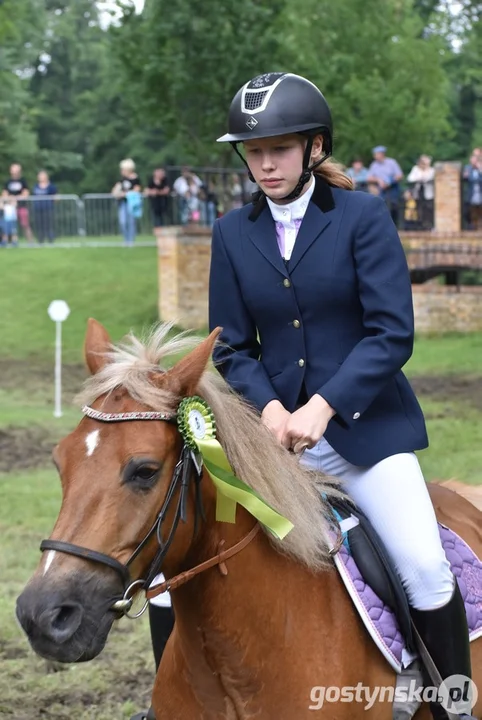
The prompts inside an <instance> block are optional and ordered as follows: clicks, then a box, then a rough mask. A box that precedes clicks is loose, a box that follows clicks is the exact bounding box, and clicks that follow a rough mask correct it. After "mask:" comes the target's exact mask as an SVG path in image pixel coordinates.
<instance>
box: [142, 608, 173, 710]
mask: <svg viewBox="0 0 482 720" xmlns="http://www.w3.org/2000/svg"><path fill="white" fill-rule="evenodd" d="M149 625H150V628H151V641H152V649H153V651H154V660H155V663H156V672H157V669H158V667H159V664H160V662H161V658H162V654H163V652H164V648H165V647H166V643H167V641H168V640H169V636H170V634H171V632H172V628H173V627H174V613H173V610H172V608H170V607H160V606H159V605H153V603H149ZM131 720H156V718H155V715H154V712H153V710H152V708H149V710H148V711H147V713H145V712H144V713H137V714H136V715H133V716H132V718H131Z"/></svg>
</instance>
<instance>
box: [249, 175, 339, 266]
mask: <svg viewBox="0 0 482 720" xmlns="http://www.w3.org/2000/svg"><path fill="white" fill-rule="evenodd" d="M334 208H335V201H334V198H333V193H332V192H331V188H330V186H329V185H328V184H327V183H326V182H325V181H324V180H323V179H322V178H320V177H319V176H315V189H314V191H313V195H312V196H311V201H310V203H309V204H308V208H307V210H306V213H305V216H304V218H303V222H302V223H301V226H300V229H299V231H298V235H297V237H296V242H295V246H294V248H293V253H292V255H291V259H290V261H289V263H288V268H289V272H292V271H293V270H294V269H295V267H296V266H297V265H298V263H299V262H300V260H301V258H302V257H303V255H304V254H305V253H306V251H307V250H308V249H309V247H310V246H311V245H312V244H313V243H314V242H315V240H316V238H317V237H319V236H320V235H321V233H322V232H323V231H324V230H325V228H327V227H328V225H329V224H330V222H331V217H330V213H331V211H332V210H334ZM250 220H252V221H253V225H252V228H251V230H250V232H249V238H250V240H251V242H253V243H254V245H255V246H256V247H257V248H258V250H259V251H260V253H262V255H264V257H265V258H266V260H268V262H270V263H271V264H272V265H273V266H274V267H275V268H276V269H277V270H279V272H280V273H281V274H282V275H284V276H285V277H287V276H288V270H287V268H286V266H285V263H284V260H283V258H282V257H281V253H280V251H279V247H278V240H277V237H276V226H275V224H274V220H273V218H272V215H271V212H270V209H269V207H268V205H267V204H266V199H264V202H261V204H258V205H257V206H256V205H255V207H254V209H253V211H252V213H251V215H250Z"/></svg>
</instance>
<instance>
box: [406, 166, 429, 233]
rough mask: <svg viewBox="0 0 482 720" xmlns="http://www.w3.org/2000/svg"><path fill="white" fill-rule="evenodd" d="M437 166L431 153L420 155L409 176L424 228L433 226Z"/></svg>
mask: <svg viewBox="0 0 482 720" xmlns="http://www.w3.org/2000/svg"><path fill="white" fill-rule="evenodd" d="M434 180H435V168H433V167H432V158H431V157H430V156H429V155H420V157H419V159H418V161H417V164H416V165H414V166H413V168H412V169H411V170H410V173H409V175H408V177H407V182H409V183H413V189H412V195H413V197H414V199H415V200H416V201H417V210H418V219H419V223H420V225H421V227H422V230H431V229H432V228H433V201H434Z"/></svg>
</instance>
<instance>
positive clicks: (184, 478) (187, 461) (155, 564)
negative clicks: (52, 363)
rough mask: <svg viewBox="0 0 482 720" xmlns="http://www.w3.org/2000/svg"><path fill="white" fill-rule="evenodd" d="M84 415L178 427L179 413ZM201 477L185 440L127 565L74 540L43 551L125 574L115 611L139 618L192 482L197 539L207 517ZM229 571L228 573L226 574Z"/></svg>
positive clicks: (166, 586) (174, 582)
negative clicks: (138, 570) (144, 564)
mask: <svg viewBox="0 0 482 720" xmlns="http://www.w3.org/2000/svg"><path fill="white" fill-rule="evenodd" d="M82 410H83V412H84V415H86V416H87V417H90V418H92V419H94V420H97V421H99V422H125V421H139V420H160V421H164V422H169V423H173V424H175V425H176V426H177V415H176V414H175V413H173V414H166V413H160V412H138V413H104V412H101V411H99V410H95V409H94V408H91V407H88V406H84V407H83V408H82ZM201 479H202V463H200V462H199V461H198V460H197V458H196V459H195V456H194V454H193V451H192V450H191V449H190V448H189V447H188V446H187V445H186V443H185V442H183V445H182V448H181V453H180V456H179V460H178V461H177V463H176V466H175V468H174V472H173V474H172V477H171V481H170V483H169V487H168V490H167V493H166V497H165V498H164V502H163V504H162V507H161V509H160V511H159V513H158V515H157V518H156V520H155V522H154V523H153V525H152V527H151V528H150V530H149V531H148V533H147V534H146V536H145V537H144V539H143V540H142V541H141V542H140V543H139V545H138V546H137V547H136V549H135V550H134V552H133V553H132V555H131V556H130V558H129V559H128V560H127V562H126V563H125V564H123V563H121V562H119V560H116V559H115V558H113V557H111V556H110V555H106V554H105V553H102V552H99V551H97V550H91V549H89V548H85V547H82V546H80V545H75V544H74V543H70V542H64V541H62V540H51V539H49V540H42V542H41V543H40V550H41V551H42V552H43V551H45V550H53V551H56V552H61V553H65V554H67V555H74V556H75V557H79V558H82V559H83V560H88V561H90V562H96V563H98V564H100V565H105V566H107V567H109V568H111V569H112V570H115V571H116V572H117V573H118V574H119V575H120V577H121V580H122V584H123V587H124V592H123V595H122V598H119V599H117V600H115V601H114V603H113V605H112V607H111V610H114V611H115V612H118V613H120V614H121V615H126V616H127V617H130V618H137V617H140V615H142V613H143V612H144V611H145V609H146V608H147V604H148V600H146V602H145V603H144V606H143V607H142V609H141V610H140V611H139V612H137V613H135V614H132V615H130V614H129V611H130V609H131V607H132V604H133V601H134V597H135V595H136V593H137V592H141V591H142V590H146V591H147V589H148V588H149V586H150V585H151V583H152V581H153V580H154V578H155V577H156V576H157V575H159V573H160V572H161V568H162V564H163V562H164V559H165V557H166V554H167V552H168V550H169V548H170V546H171V544H172V541H173V540H174V535H175V533H176V530H177V528H178V525H179V522H180V521H182V522H184V523H185V522H186V521H187V500H188V495H189V489H190V486H191V483H192V482H194V492H195V517H194V530H193V537H194V538H195V537H196V535H197V531H198V526H199V520H200V519H201V520H205V519H206V517H205V513H204V507H203V502H202V494H201ZM177 491H179V497H178V500H177V505H176V508H175V511H174V520H173V522H172V525H171V528H170V530H169V532H168V535H167V539H166V540H165V541H163V539H162V529H163V523H164V521H165V519H166V516H167V513H168V511H169V509H170V507H171V504H172V502H173V498H174V496H175V495H176V493H177ZM258 530H259V525H258V524H256V525H255V526H254V528H253V529H252V530H251V532H250V533H248V535H247V536H245V537H244V538H243V539H242V540H241V541H240V542H239V543H237V544H236V545H235V546H233V547H232V548H229V549H227V550H223V551H222V552H219V553H218V554H217V555H216V556H214V557H213V558H211V559H210V560H208V561H206V562H204V563H201V564H200V565H198V566H196V567H195V568H193V569H191V570H189V571H187V572H184V573H181V574H180V575H178V576H176V577H174V578H172V579H170V580H168V581H167V582H165V583H162V584H161V585H158V586H155V587H154V588H151V590H150V591H149V593H148V597H149V598H151V597H153V596H154V595H157V594H159V593H160V592H163V591H164V590H170V589H171V588H173V589H174V588H175V587H179V585H182V584H184V583H185V582H188V581H189V580H190V579H192V577H194V576H195V575H197V574H199V573H200V572H204V570H206V569H208V567H213V566H215V565H221V564H222V563H223V562H224V560H226V559H227V558H228V557H232V556H233V555H235V554H236V553H237V552H239V551H240V550H242V549H243V548H244V547H246V545H247V544H248V543H249V542H250V541H251V540H252V539H253V538H254V537H255V535H256V534H257V532H258ZM154 536H155V537H156V539H157V542H158V545H159V548H158V550H157V552H156V555H155V556H154V559H153V560H152V562H151V564H150V566H149V569H148V571H147V574H146V577H145V578H143V579H138V580H132V577H131V573H130V566H131V565H132V563H133V562H134V560H135V559H136V558H137V557H138V556H139V555H140V553H141V552H142V551H143V550H144V548H145V547H146V545H147V544H148V543H149V542H150V541H151V540H152V538H153V537H154ZM223 574H225V573H223Z"/></svg>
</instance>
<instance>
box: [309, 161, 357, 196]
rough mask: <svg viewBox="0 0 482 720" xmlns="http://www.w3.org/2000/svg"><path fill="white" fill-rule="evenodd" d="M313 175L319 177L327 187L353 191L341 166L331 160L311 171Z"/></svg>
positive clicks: (350, 182)
mask: <svg viewBox="0 0 482 720" xmlns="http://www.w3.org/2000/svg"><path fill="white" fill-rule="evenodd" d="M313 172H314V174H315V175H319V176H320V177H321V178H323V180H324V181H325V182H327V183H328V185H331V186H332V187H338V188H343V190H353V189H354V188H353V182H352V179H351V178H349V177H348V175H345V172H344V170H343V165H342V164H341V163H339V162H336V160H333V159H332V158H328V160H325V162H324V163H322V164H321V165H319V166H318V167H317V168H315V170H314V171H313Z"/></svg>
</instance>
